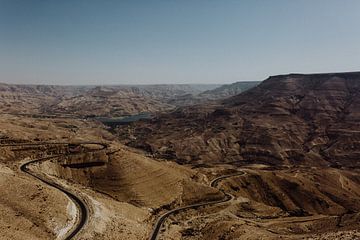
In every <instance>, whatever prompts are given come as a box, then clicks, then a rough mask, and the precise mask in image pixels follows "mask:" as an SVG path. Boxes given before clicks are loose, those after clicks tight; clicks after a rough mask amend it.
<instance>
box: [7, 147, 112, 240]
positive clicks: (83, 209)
mask: <svg viewBox="0 0 360 240" xmlns="http://www.w3.org/2000/svg"><path fill="white" fill-rule="evenodd" d="M68 144H76V145H85V144H91V145H100V146H101V148H99V149H94V150H89V151H87V152H95V151H100V150H104V149H106V148H107V147H108V145H107V144H104V143H100V142H39V143H16V144H0V148H1V147H22V146H41V145H68ZM83 153H86V152H81V153H67V154H59V155H54V156H49V157H43V158H37V159H33V160H30V161H28V162H26V163H24V164H22V165H21V166H20V170H21V171H22V172H24V173H26V174H28V175H30V176H32V177H33V178H35V179H37V180H39V181H41V182H43V183H45V184H47V185H49V186H51V187H53V188H56V189H57V190H59V191H61V192H62V193H64V194H65V195H66V196H68V197H69V198H70V199H71V200H72V201H73V202H74V203H75V205H76V206H77V208H78V209H79V219H78V222H77V223H76V226H75V227H73V228H72V229H71V230H70V232H68V233H67V235H66V237H65V238H64V239H65V240H71V239H73V238H74V237H75V236H76V235H77V234H78V233H79V232H80V230H81V229H82V228H83V227H84V225H85V224H86V222H87V221H88V218H89V209H88V206H87V205H86V203H85V202H84V200H82V199H81V198H80V197H78V196H76V195H75V194H74V193H71V192H70V191H68V190H67V189H65V188H64V187H63V186H61V185H59V184H57V183H55V182H53V181H51V180H49V179H46V178H44V177H42V176H40V175H38V174H36V173H34V172H32V171H31V170H30V169H29V168H28V166H30V165H31V164H34V163H39V162H43V161H47V160H50V159H55V158H59V157H64V156H70V155H77V154H83Z"/></svg>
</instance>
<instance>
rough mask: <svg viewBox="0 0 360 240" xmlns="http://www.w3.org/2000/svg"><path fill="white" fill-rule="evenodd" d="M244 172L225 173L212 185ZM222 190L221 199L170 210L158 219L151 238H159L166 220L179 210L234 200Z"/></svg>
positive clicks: (155, 239) (212, 185) (213, 181)
mask: <svg viewBox="0 0 360 240" xmlns="http://www.w3.org/2000/svg"><path fill="white" fill-rule="evenodd" d="M244 174H245V172H243V171H240V172H237V173H234V174H229V175H223V176H220V177H217V178H215V179H213V180H212V181H211V182H210V187H216V186H217V184H218V183H219V181H221V180H223V179H225V178H230V177H235V176H242V175H244ZM222 192H223V193H224V195H225V196H224V198H223V199H221V200H216V201H209V202H202V203H197V204H191V205H188V206H184V207H179V208H175V209H173V210H170V211H168V212H166V213H164V214H163V215H161V216H160V217H159V218H158V220H157V221H156V223H155V225H154V228H153V231H152V234H151V236H150V240H157V238H158V236H159V232H160V229H161V227H162V225H163V224H164V222H165V220H166V219H167V218H168V217H169V216H170V215H172V214H176V213H178V212H181V211H184V210H187V209H191V208H198V207H202V206H208V205H215V204H220V203H225V202H228V201H231V200H233V198H234V196H232V195H231V194H229V193H225V192H224V191H222Z"/></svg>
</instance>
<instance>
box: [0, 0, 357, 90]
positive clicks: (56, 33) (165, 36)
mask: <svg viewBox="0 0 360 240" xmlns="http://www.w3.org/2000/svg"><path fill="white" fill-rule="evenodd" d="M353 70H360V1H359V0H337V1H335V0H296V1H295V0H271V1H270V0H262V1H260V0H248V1H246V0H243V1H241V0H238V1H230V0H229V1H226V0H221V1H220V0H214V1H210V0H209V1H200V0H192V1H190V0H178V1H174V0H163V1H150V0H147V1H136V0H129V1H124V0H123V1H121V0H117V1H112V0H97V1H95V0H67V1H66V0H22V1H21V0H0V82H11V83H47V84H129V83H130V84H136V83H230V82H235V81H240V80H262V79H265V78H266V77H267V76H269V75H275V74H283V73H289V72H304V73H306V72H334V71H353Z"/></svg>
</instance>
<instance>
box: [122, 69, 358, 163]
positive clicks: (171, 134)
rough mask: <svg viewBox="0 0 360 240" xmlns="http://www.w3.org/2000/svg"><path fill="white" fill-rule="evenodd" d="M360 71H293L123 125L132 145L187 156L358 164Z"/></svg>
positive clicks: (165, 154)
mask: <svg viewBox="0 0 360 240" xmlns="http://www.w3.org/2000/svg"><path fill="white" fill-rule="evenodd" d="M359 95H360V73H359V72H354V73H333V74H310V75H302V74H290V75H281V76H274V77H270V78H268V79H267V80H265V81H264V82H262V83H261V84H260V85H258V86H257V87H255V88H253V89H251V90H249V91H247V92H245V93H243V94H240V95H237V96H234V97H231V98H229V99H226V100H224V101H223V102H222V103H221V104H218V105H212V106H209V105H208V106H197V107H188V108H182V109H178V110H177V111H174V112H172V113H170V114H164V115H161V116H159V117H158V118H156V119H154V120H152V121H145V122H141V123H138V124H135V125H133V126H132V128H126V130H125V129H119V132H120V133H121V134H122V136H124V135H128V136H130V137H131V139H133V140H131V141H128V144H130V145H132V146H137V147H142V148H145V149H147V150H148V151H151V152H152V153H154V154H156V155H160V156H162V157H166V158H170V159H176V160H177V161H179V162H184V163H214V162H232V163H244V162H264V163H268V164H290V165H292V164H296V165H301V164H315V165H335V166H336V165H347V166H355V165H358V164H359V159H360V96H359Z"/></svg>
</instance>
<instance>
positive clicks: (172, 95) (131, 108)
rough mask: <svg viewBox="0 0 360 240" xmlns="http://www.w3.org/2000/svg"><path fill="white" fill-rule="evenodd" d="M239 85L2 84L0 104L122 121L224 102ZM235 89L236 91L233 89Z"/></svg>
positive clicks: (35, 111)
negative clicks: (147, 114) (133, 115)
mask: <svg viewBox="0 0 360 240" xmlns="http://www.w3.org/2000/svg"><path fill="white" fill-rule="evenodd" d="M238 85H239V83H237V84H235V85H226V86H221V85H217V84H173V85H172V84H159V85H118V86H51V85H49V86H47V85H13V84H0V103H2V104H1V107H0V111H1V112H3V113H17V114H18V113H21V114H71V115H76V116H102V117H119V116H125V115H132V114H138V113H141V112H150V113H155V112H159V111H167V110H171V109H173V108H175V107H177V106H182V105H189V104H196V103H203V102H206V101H210V100H215V99H221V98H223V97H228V96H232V95H234V94H235V93H238V92H239V91H241V89H242V88H241V87H238ZM240 85H241V83H240ZM246 85H248V83H246ZM232 86H233V87H234V89H231V88H232ZM244 89H245V87H244ZM212 91H213V92H212ZM203 93H204V94H203Z"/></svg>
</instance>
